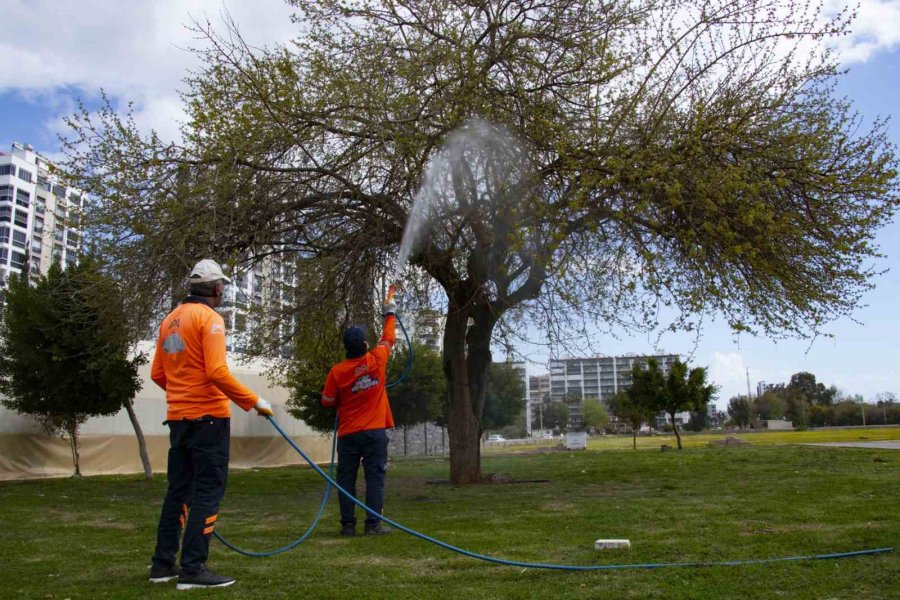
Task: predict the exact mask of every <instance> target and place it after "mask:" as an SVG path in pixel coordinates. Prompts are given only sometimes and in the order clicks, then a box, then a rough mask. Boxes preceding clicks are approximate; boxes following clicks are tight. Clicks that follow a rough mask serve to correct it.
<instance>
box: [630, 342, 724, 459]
mask: <svg viewBox="0 0 900 600" xmlns="http://www.w3.org/2000/svg"><path fill="white" fill-rule="evenodd" d="M631 375H632V387H631V390H629V394H632V390H634V392H633V394H632V398H633V399H635V400H636V401H637V402H638V403H640V404H642V405H644V406H647V407H648V408H653V409H654V410H655V411H665V412H666V414H668V415H669V416H670V417H671V419H672V430H673V431H674V432H675V439H676V440H677V442H678V449H679V450H680V449H681V448H682V445H681V434H680V433H679V432H678V425H677V423H676V422H675V414H676V413H679V412H682V411H692V410H700V409H702V408H703V407H705V406H706V405H707V404H708V403H709V402H710V400H712V399H713V398H714V397H715V387H714V386H712V385H708V384H707V383H706V369H704V368H700V367H698V368H695V369H691V370H690V371H688V367H687V365H686V364H685V363H683V362H681V361H680V360H678V359H676V360H675V362H674V363H672V366H671V367H670V368H669V372H668V373H667V374H663V372H662V370H661V369H660V368H659V363H658V362H657V361H656V359H653V358H651V359H649V360H648V361H647V366H646V368H642V366H641V365H640V364H636V365H635V366H634V367H633V368H632V372H631Z"/></svg>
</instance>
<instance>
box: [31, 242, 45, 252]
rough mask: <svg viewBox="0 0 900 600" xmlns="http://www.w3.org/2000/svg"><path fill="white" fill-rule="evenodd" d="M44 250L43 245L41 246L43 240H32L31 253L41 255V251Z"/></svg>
mask: <svg viewBox="0 0 900 600" xmlns="http://www.w3.org/2000/svg"><path fill="white" fill-rule="evenodd" d="M42 249H43V244H41V240H31V253H32V254H37V255H40V253H41V250H42Z"/></svg>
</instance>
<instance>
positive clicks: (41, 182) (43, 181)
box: [37, 175, 50, 192]
mask: <svg viewBox="0 0 900 600" xmlns="http://www.w3.org/2000/svg"><path fill="white" fill-rule="evenodd" d="M37 184H38V187H39V188H41V189H42V190H46V191H48V192H49V191H50V180H49V179H47V178H46V177H44V176H43V175H38V178H37Z"/></svg>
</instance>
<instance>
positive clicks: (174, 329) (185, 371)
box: [150, 296, 259, 421]
mask: <svg viewBox="0 0 900 600" xmlns="http://www.w3.org/2000/svg"><path fill="white" fill-rule="evenodd" d="M150 378H151V379H153V381H154V382H156V385H158V386H159V387H161V388H162V389H164V390H165V391H166V401H167V402H168V411H167V415H166V418H167V419H168V420H169V421H180V420H183V419H197V418H199V417H204V416H210V417H230V416H231V405H230V403H229V401H228V399H229V398H230V399H231V400H234V401H235V402H236V403H237V404H238V406H240V407H241V408H243V409H244V410H250V409H251V408H253V406H254V405H255V404H256V402H257V401H258V400H259V396H257V395H256V394H254V393H253V392H251V391H250V390H249V389H247V388H246V387H245V386H244V385H242V384H241V383H240V382H239V381H238V380H237V379H235V378H234V377H233V376H232V375H231V373H230V372H229V371H228V364H227V363H226V362H225V321H223V320H222V316H221V315H220V314H219V313H217V312H216V311H214V310H213V309H212V308H211V307H210V306H209V305H208V304H206V302H204V301H203V300H202V299H200V298H198V297H196V296H188V297H187V298H186V299H185V300H184V302H182V303H181V304H179V305H178V306H176V307H175V309H173V310H172V312H170V313H169V314H168V316H166V318H165V319H164V320H163V322H162V324H161V325H160V326H159V337H158V338H157V340H156V353H155V354H154V355H153V367H152V368H151V370H150Z"/></svg>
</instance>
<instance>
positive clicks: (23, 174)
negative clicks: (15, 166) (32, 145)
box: [19, 168, 33, 183]
mask: <svg viewBox="0 0 900 600" xmlns="http://www.w3.org/2000/svg"><path fill="white" fill-rule="evenodd" d="M32 175H33V174H32V172H31V171H26V170H25V169H21V168H20V169H19V179H21V180H22V181H27V182H28V183H31V177H32Z"/></svg>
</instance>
